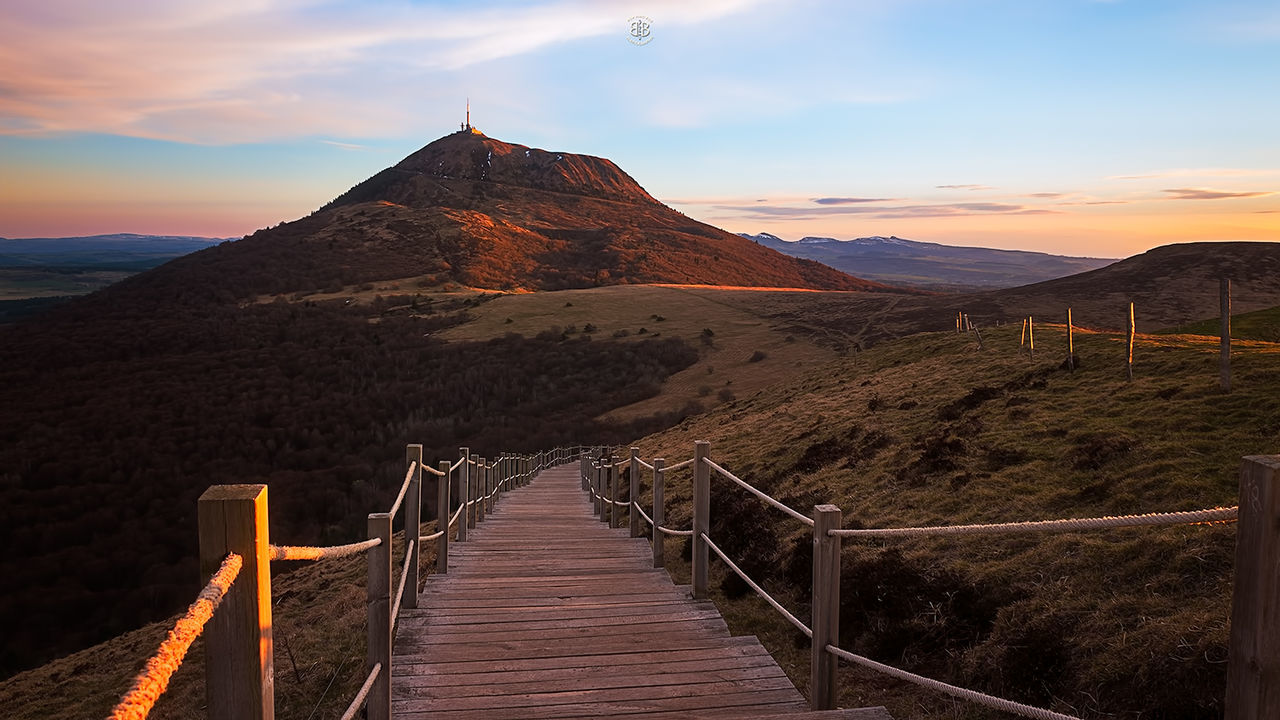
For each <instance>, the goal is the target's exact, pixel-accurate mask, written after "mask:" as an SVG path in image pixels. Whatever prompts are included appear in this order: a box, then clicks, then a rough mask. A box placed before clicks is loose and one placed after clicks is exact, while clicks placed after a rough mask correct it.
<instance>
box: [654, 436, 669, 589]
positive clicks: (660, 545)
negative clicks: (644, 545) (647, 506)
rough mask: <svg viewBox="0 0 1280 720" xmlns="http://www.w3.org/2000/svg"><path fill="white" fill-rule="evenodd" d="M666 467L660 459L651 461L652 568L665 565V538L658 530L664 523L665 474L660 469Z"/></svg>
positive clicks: (664, 462)
mask: <svg viewBox="0 0 1280 720" xmlns="http://www.w3.org/2000/svg"><path fill="white" fill-rule="evenodd" d="M664 465H666V461H665V460H663V459H662V458H654V459H653V540H652V544H653V566H654V567H656V568H660V567H662V566H663V565H664V564H665V563H666V558H664V557H663V549H664V546H665V545H666V542H665V540H666V538H665V537H664V536H663V534H662V531H661V530H659V529H658V527H659V526H661V525H662V523H664V522H666V513H665V511H664V507H663V498H662V494H663V487H662V486H663V483H664V480H665V478H664V477H663V476H664V475H665V474H666V472H665V471H664V470H663V469H662V468H663V466H664Z"/></svg>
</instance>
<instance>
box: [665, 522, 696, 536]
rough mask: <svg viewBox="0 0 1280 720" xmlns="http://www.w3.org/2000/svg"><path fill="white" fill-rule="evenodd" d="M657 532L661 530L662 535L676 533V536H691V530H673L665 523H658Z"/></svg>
mask: <svg viewBox="0 0 1280 720" xmlns="http://www.w3.org/2000/svg"><path fill="white" fill-rule="evenodd" d="M658 532H661V533H662V534H664V535H676V536H678V537H693V530H674V529H672V528H669V527H667V526H665V525H659V526H658Z"/></svg>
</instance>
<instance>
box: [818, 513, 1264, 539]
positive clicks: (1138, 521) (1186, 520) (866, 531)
mask: <svg viewBox="0 0 1280 720" xmlns="http://www.w3.org/2000/svg"><path fill="white" fill-rule="evenodd" d="M1239 510H1240V508H1239V506H1233V507H1229V508H1223V507H1219V508H1210V509H1206V510H1189V511H1186V512H1171V513H1148V514H1146V515H1115V516H1108V517H1095V518H1068V519H1065V520H1035V521H1029V522H1011V523H993V524H990V525H945V526H941V527H907V528H860V529H856V530H829V531H828V532H829V533H830V534H831V535H832V536H839V537H923V536H927V535H981V534H986V533H1001V532H1055V531H1071V530H1097V529H1101V528H1117V527H1142V526H1150V525H1186V524H1190V523H1197V522H1216V521H1224V520H1235V519H1236V516H1237V515H1238V514H1239Z"/></svg>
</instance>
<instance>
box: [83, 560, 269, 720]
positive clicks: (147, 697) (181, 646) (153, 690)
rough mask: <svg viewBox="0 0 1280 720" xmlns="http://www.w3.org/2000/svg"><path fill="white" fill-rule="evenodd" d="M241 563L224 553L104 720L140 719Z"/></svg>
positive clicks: (184, 653)
mask: <svg viewBox="0 0 1280 720" xmlns="http://www.w3.org/2000/svg"><path fill="white" fill-rule="evenodd" d="M243 565H244V560H243V559H242V558H241V557H240V556H239V555H236V554H235V553H231V554H229V555H227V557H226V559H224V560H223V561H222V565H221V566H220V567H219V568H218V571H217V572H216V573H214V574H213V577H212V578H210V579H209V584H208V585H205V586H204V589H203V590H201V591H200V594H199V595H197V596H196V600H195V602H193V603H191V606H190V607H188V608H187V612H186V614H185V615H183V616H182V617H180V618H178V622H177V623H175V624H174V626H173V629H172V630H170V631H169V634H168V635H166V636H165V639H164V640H163V641H162V642H161V643H160V647H159V649H157V650H156V654H155V655H152V656H151V658H150V659H149V660H147V665H146V667H144V668H143V669H142V672H140V673H138V676H137V677H136V678H134V680H133V687H132V688H130V689H129V692H127V693H125V695H124V697H123V698H121V699H120V703H119V704H118V705H116V707H115V709H114V710H112V711H111V716H110V718H109V719H108V720H143V718H145V717H146V716H147V715H148V713H150V712H151V708H152V707H153V706H154V705H155V704H156V700H159V699H160V696H161V695H163V694H164V691H165V690H166V689H168V687H169V678H170V677H171V676H172V675H173V672H174V671H175V670H177V669H178V668H179V667H180V666H181V665H182V660H183V658H185V657H186V655H187V650H188V649H190V648H191V643H192V642H194V641H195V639H196V638H197V637H199V635H200V633H201V632H203V631H204V626H205V623H207V622H209V618H211V617H213V611H214V610H217V609H218V604H219V603H221V602H222V598H224V597H226V594H227V590H229V589H231V584H232V583H233V582H235V580H236V577H237V576H238V575H239V574H240V568H241V567H242V566H243Z"/></svg>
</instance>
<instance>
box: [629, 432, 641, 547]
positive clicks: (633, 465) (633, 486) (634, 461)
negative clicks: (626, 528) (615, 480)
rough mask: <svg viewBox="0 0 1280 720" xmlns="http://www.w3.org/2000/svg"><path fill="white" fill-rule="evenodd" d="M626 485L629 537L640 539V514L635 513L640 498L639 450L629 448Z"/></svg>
mask: <svg viewBox="0 0 1280 720" xmlns="http://www.w3.org/2000/svg"><path fill="white" fill-rule="evenodd" d="M627 479H628V480H629V481H630V484H629V485H628V492H627V498H628V499H629V500H631V505H630V506H629V507H628V508H627V517H628V518H629V519H630V520H631V537H640V513H638V512H636V500H637V498H639V497H640V448H638V447H633V448H631V462H630V464H628V465H627Z"/></svg>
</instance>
